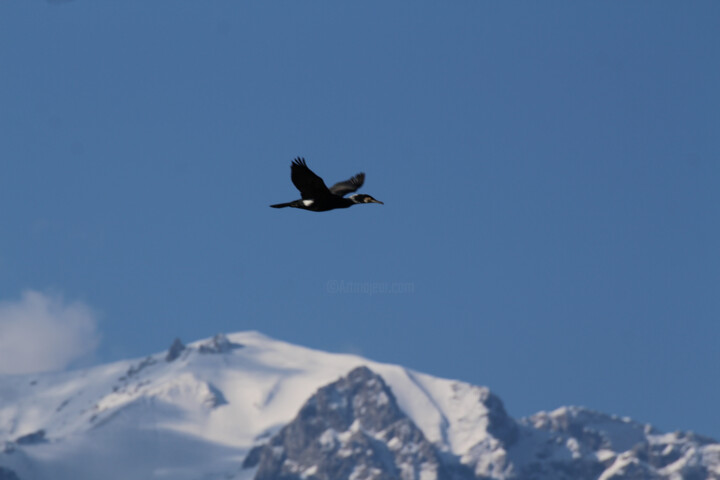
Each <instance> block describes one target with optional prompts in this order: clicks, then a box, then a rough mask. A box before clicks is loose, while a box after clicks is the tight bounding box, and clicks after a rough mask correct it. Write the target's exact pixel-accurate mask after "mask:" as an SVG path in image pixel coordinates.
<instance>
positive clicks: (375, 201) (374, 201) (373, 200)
mask: <svg viewBox="0 0 720 480" xmlns="http://www.w3.org/2000/svg"><path fill="white" fill-rule="evenodd" d="M370 201H371V202H372V203H379V204H380V205H385V204H384V203H383V202H381V201H380V200H375V199H374V198H373V199H372V200H370Z"/></svg>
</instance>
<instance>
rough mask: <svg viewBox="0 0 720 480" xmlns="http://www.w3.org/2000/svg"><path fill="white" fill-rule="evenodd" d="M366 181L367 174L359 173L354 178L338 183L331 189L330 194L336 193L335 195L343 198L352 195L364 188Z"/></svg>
mask: <svg viewBox="0 0 720 480" xmlns="http://www.w3.org/2000/svg"><path fill="white" fill-rule="evenodd" d="M364 181H365V174H364V173H358V174H357V175H355V176H354V177H352V178H349V179H347V180H345V181H343V182H338V183H336V184H335V185H333V186H332V187H330V192H332V193H334V194H335V195H340V196H341V197H342V196H343V195H347V194H348V193H352V192H354V191H355V190H357V189H358V188H360V187H362V184H363V182H364Z"/></svg>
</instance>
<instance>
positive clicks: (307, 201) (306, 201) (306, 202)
mask: <svg viewBox="0 0 720 480" xmlns="http://www.w3.org/2000/svg"><path fill="white" fill-rule="evenodd" d="M313 203H315V200H303V201H302V204H303V205H305V206H306V207H309V206H310V205H312V204H313Z"/></svg>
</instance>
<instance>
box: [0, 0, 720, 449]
mask: <svg viewBox="0 0 720 480" xmlns="http://www.w3.org/2000/svg"><path fill="white" fill-rule="evenodd" d="M718 58H720V4H718V3H717V2H701V1H698V2H692V3H689V4H683V5H682V7H680V6H679V4H677V3H676V2H665V1H653V2H611V3H607V2H602V3H599V2H543V3H537V2H502V3H501V2H469V1H460V2H453V3H452V4H442V5H441V4H438V3H437V2H429V1H418V2H412V3H408V2H404V3H399V2H395V3H392V2H391V3H388V2H374V1H371V2H353V3H351V2H332V3H331V2H291V1H281V2H259V1H249V2H236V1H229V0H217V1H214V2H199V1H186V0H172V1H170V0H157V1H153V2H147V1H139V0H125V1H123V2H114V1H109V0H94V1H92V2H90V1H86V0H76V1H70V2H60V3H57V2H55V3H47V2H42V1H38V0H34V1H23V2H11V1H5V2H1V3H0V66H1V68H0V112H1V113H0V132H2V133H1V134H0V159H1V160H0V162H1V165H2V169H1V172H2V174H1V175H0V202H1V203H2V205H3V207H2V208H1V209H0V222H1V223H2V226H3V227H2V234H1V235H0V332H3V334H4V336H5V342H6V345H8V344H11V343H12V344H15V345H19V344H24V345H36V346H37V349H36V350H32V348H31V347H28V348H29V350H28V351H30V352H33V355H35V356H37V355H43V353H42V352H47V351H54V350H53V349H57V350H63V349H65V350H67V349H68V348H72V352H77V353H78V355H74V356H73V354H72V352H70V354H68V352H67V351H65V352H62V351H61V352H59V354H58V355H56V356H53V357H52V361H51V362H50V363H49V364H48V363H47V362H46V363H45V364H43V363H42V362H40V363H37V362H35V363H33V368H35V369H52V368H65V367H66V366H67V365H69V366H70V367H72V366H77V365H86V364H89V363H98V362H105V361H111V360H116V359H120V358H127V357H135V356H143V355H146V354H149V353H151V352H156V351H159V350H162V349H164V348H166V347H168V346H169V345H170V343H171V341H172V340H173V338H174V337H176V336H179V337H180V338H182V339H183V340H185V341H192V340H196V339H199V338H204V337H207V336H211V335H213V334H215V333H217V332H232V331H239V330H249V329H252V330H259V331H261V332H263V333H266V334H268V335H270V336H273V337H276V338H280V339H283V340H287V341H290V342H294V343H299V344H303V345H307V346H310V347H314V348H320V349H325V350H330V351H348V352H354V353H360V354H362V355H365V356H367V357H370V358H373V359H376V360H380V361H387V362H394V363H401V364H404V365H407V366H409V367H411V368H414V369H417V370H420V371H425V372H428V373H431V374H435V375H439V376H444V377H451V378H460V379H462V380H465V381H468V382H472V383H476V384H482V385H487V386H489V387H490V388H492V389H493V390H494V391H495V392H497V393H498V394H499V395H500V396H501V397H502V398H503V400H504V401H505V404H506V407H507V409H508V410H509V412H510V413H511V414H512V415H514V416H522V415H528V414H531V413H534V412H535V411H538V410H541V409H553V408H556V407H558V406H560V405H566V404H577V405H585V406H588V407H590V408H594V409H598V410H603V411H607V412H610V413H616V414H619V415H628V416H631V417H633V418H635V419H637V420H640V421H645V422H651V423H653V424H655V425H656V426H658V427H660V428H661V429H665V430H675V429H683V430H686V429H689V430H694V431H697V432H699V433H703V434H707V435H711V436H714V437H716V438H720V418H718V416H717V415H716V412H717V405H718V404H719V403H720V382H718V371H720V369H719V367H720V348H718V338H720V326H719V322H718V319H720V250H719V249H718V245H720V226H719V224H718V219H720V193H718V192H719V189H718V183H719V181H720V161H719V160H718V159H719V158H720V135H718V132H719V131H720V89H719V88H718V87H717V86H718V85H720V63H719V62H718ZM298 155H300V156H304V157H305V158H306V159H307V161H308V164H309V166H310V167H311V168H312V169H313V170H315V171H316V173H318V174H319V175H321V176H322V177H324V178H325V180H326V182H327V183H334V182H335V181H338V180H343V179H346V178H348V177H349V176H351V175H353V174H355V173H357V172H360V171H364V172H366V174H367V178H366V183H365V186H364V187H363V188H362V190H361V191H362V192H364V193H369V194H371V195H373V196H374V197H376V198H378V199H380V200H382V201H384V202H385V205H384V206H381V205H367V206H365V205H362V206H356V207H353V208H351V209H348V210H340V211H333V212H327V213H322V214H317V213H311V212H304V211H298V210H294V209H284V210H273V209H270V208H268V205H269V204H271V203H277V202H283V201H289V200H293V199H295V198H298V195H297V191H296V190H295V189H294V187H293V186H292V184H291V183H290V177H289V174H290V169H289V165H290V162H291V160H292V159H293V158H294V157H295V156H298ZM351 283H353V284H359V285H361V286H363V287H362V288H375V289H385V288H391V289H392V288H395V287H397V286H398V285H401V284H402V285H405V287H404V288H403V291H387V292H382V293H381V292H378V293H376V294H372V295H371V294H366V293H361V292H356V291H342V290H341V291H335V286H337V285H343V284H344V285H349V284H351ZM408 285H409V286H410V287H411V288H407V286H408ZM350 290H351V289H350ZM63 322H64V323H63ZM89 322H90V324H89ZM58 325H59V326H60V327H61V328H60V329H59V330H58ZM55 331H63V332H70V333H72V332H76V333H77V335H76V336H75V338H73V341H69V340H63V339H62V338H61V337H58V336H57V335H55V334H53V333H52V332H55ZM23 335H25V336H23ZM28 335H32V336H33V338H34V339H35V340H29V339H28V338H27V336H28ZM78 341H79V342H80V344H81V345H83V347H79V346H78V343H77V342H78ZM0 343H2V339H0ZM40 347H42V348H40ZM95 347H97V348H95ZM0 350H2V349H0ZM9 351H10V350H9V349H8V348H5V354H3V353H2V352H1V351H0V360H1V361H2V363H6V364H7V360H6V357H7V356H8V355H7V352H9ZM88 351H90V352H91V353H89V354H88ZM61 353H64V354H65V356H62V355H61ZM80 354H82V355H83V356H82V357H80V358H76V357H78V356H79V355H80ZM3 355H4V356H3ZM23 361H27V362H31V359H29V358H28V359H24V360H23ZM28 365H30V363H28ZM35 365H40V366H35ZM43 365H44V366H43ZM28 368H29V367H28Z"/></svg>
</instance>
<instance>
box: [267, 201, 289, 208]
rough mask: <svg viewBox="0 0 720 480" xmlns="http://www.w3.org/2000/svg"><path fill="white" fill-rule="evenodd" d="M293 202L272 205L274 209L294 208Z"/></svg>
mask: <svg viewBox="0 0 720 480" xmlns="http://www.w3.org/2000/svg"><path fill="white" fill-rule="evenodd" d="M292 204H293V202H288V203H276V204H275V205H270V206H271V207H272V208H283V207H292Z"/></svg>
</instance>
